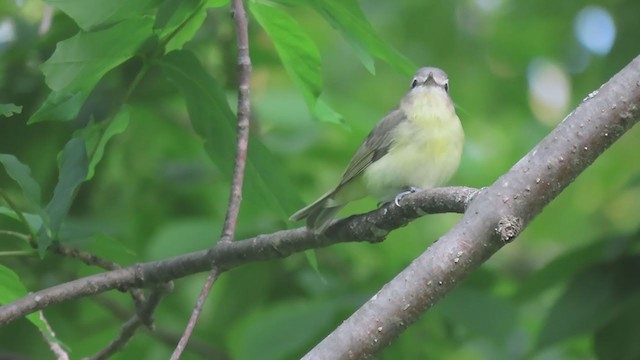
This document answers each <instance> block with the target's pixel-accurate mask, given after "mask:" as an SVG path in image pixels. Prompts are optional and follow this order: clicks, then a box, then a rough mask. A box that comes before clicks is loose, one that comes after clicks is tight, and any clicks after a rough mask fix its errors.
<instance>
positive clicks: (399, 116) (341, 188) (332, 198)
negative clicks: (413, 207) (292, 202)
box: [290, 67, 464, 234]
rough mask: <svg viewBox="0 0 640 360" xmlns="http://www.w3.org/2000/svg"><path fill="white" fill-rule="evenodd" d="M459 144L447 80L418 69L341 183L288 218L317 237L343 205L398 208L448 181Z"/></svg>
mask: <svg viewBox="0 0 640 360" xmlns="http://www.w3.org/2000/svg"><path fill="white" fill-rule="evenodd" d="M463 144H464V131H463V128H462V124H461V122H460V119H459V118H458V115H457V114H456V111H455V107H454V104H453V101H452V100H451V97H450V96H449V77H448V76H447V74H446V73H445V72H444V71H443V70H442V69H439V68H436V67H423V68H420V69H418V70H417V72H416V73H415V75H414V76H413V79H412V80H411V88H410V90H409V92H408V93H407V94H406V95H405V96H404V97H403V98H402V99H401V100H400V105H398V106H397V107H396V108H394V109H393V110H391V111H390V112H389V113H388V114H387V115H386V116H384V117H383V118H382V120H380V121H379V122H378V124H377V125H376V126H375V127H374V129H373V130H371V132H370V133H369V135H368V136H367V137H366V139H365V140H364V141H363V142H362V144H361V145H360V147H359V148H358V150H357V151H356V152H355V154H354V155H353V158H352V159H351V161H350V162H349V164H348V165H347V168H346V170H345V171H344V173H343V175H342V178H341V180H340V182H338V184H337V185H336V186H335V187H334V188H332V189H331V190H329V191H327V192H326V193H325V194H324V195H322V196H321V197H320V198H319V199H318V200H316V201H314V202H313V203H311V204H310V205H308V206H306V207H304V208H302V209H300V210H299V211H297V212H296V213H294V214H293V215H291V217H290V220H291V221H300V220H303V219H306V226H307V229H309V230H310V231H312V232H313V233H315V234H320V233H323V232H325V230H326V229H327V228H328V227H329V226H330V225H331V224H332V221H333V220H334V219H335V217H336V215H337V213H338V212H339V211H340V210H341V209H342V208H343V207H344V206H345V205H347V204H348V203H349V202H352V201H355V200H359V199H361V198H364V197H366V196H372V197H374V198H376V199H378V200H379V201H380V202H381V203H386V202H390V201H392V200H393V201H394V202H395V204H396V205H397V206H400V203H399V201H400V199H401V198H402V197H403V196H404V195H406V194H408V193H410V192H415V191H419V190H426V189H430V188H434V187H437V186H441V185H443V184H444V183H446V182H447V181H449V179H450V178H451V177H452V176H453V174H454V173H455V172H456V170H457V169H458V166H459V164H460V159H461V157H462V151H463Z"/></svg>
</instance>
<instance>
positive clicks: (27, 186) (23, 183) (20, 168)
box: [0, 154, 41, 207]
mask: <svg viewBox="0 0 640 360" xmlns="http://www.w3.org/2000/svg"><path fill="white" fill-rule="evenodd" d="M0 163H1V164H2V165H3V166H4V169H5V171H6V172H7V174H8V175H9V177H11V178H12V179H13V180H15V181H16V182H17V183H18V185H20V187H21V188H22V191H23V192H24V194H25V196H26V197H27V199H29V202H30V203H31V205H33V206H36V207H39V206H40V198H41V191H40V185H38V183H37V182H36V180H35V179H34V178H33V177H32V176H31V169H29V167H28V166H27V165H25V164H23V163H21V162H20V160H18V158H16V157H15V156H13V155H10V154H0Z"/></svg>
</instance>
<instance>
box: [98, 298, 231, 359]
mask: <svg viewBox="0 0 640 360" xmlns="http://www.w3.org/2000/svg"><path fill="white" fill-rule="evenodd" d="M92 300H93V301H94V302H96V303H97V304H99V305H100V306H102V307H104V308H105V309H106V310H108V311H109V312H111V314H113V316H114V317H115V318H117V319H118V320H120V321H127V320H129V318H130V317H131V311H130V310H129V309H128V308H126V307H124V306H122V305H120V304H118V303H117V302H116V301H113V300H112V299H110V298H108V297H107V296H104V295H99V296H94V297H93V298H92ZM141 330H143V331H144V333H145V334H146V335H148V336H149V337H151V338H152V339H155V340H157V341H159V342H160V343H162V344H164V345H166V346H169V347H171V348H174V347H175V346H176V343H177V342H178V341H180V336H181V335H182V334H181V333H177V332H171V331H168V330H164V329H161V328H155V329H153V330H150V329H149V328H147V327H144V328H142V329H141ZM186 351H189V352H191V353H193V354H196V355H199V356H200V357H201V358H204V359H216V360H226V359H229V355H227V354H226V353H224V352H223V351H221V350H220V349H218V348H216V347H214V346H211V344H209V342H207V341H202V340H198V339H191V340H190V341H189V346H188V347H187V348H186Z"/></svg>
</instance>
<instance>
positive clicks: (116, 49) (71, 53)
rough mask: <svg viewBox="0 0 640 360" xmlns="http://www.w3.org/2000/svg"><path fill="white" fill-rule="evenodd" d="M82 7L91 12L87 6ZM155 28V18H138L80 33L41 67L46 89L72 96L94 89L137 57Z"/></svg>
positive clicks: (64, 43) (57, 49)
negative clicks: (74, 93) (120, 67)
mask: <svg viewBox="0 0 640 360" xmlns="http://www.w3.org/2000/svg"><path fill="white" fill-rule="evenodd" d="M79 3H81V4H83V5H82V6H83V7H86V8H87V9H91V8H90V7H89V6H87V5H86V4H85V3H84V2H79ZM105 3H108V1H106V2H105ZM91 11H95V9H91ZM152 25H153V19H152V18H150V17H139V18H134V19H129V20H125V21H122V22H120V23H118V24H116V25H114V26H112V27H110V28H108V29H105V30H100V31H96V32H89V33H87V32H80V33H78V34H77V35H75V36H73V37H71V38H69V39H67V40H64V41H61V42H59V43H58V45H57V46H56V50H55V52H54V53H53V55H51V57H50V58H49V59H48V60H47V61H46V62H45V63H44V64H42V66H41V69H42V72H43V73H44V76H45V81H46V83H47V85H48V86H49V87H50V88H51V89H52V90H54V91H63V90H64V91H66V92H69V93H73V92H77V91H86V90H90V89H93V87H94V86H95V85H96V83H97V82H98V81H99V80H100V79H101V78H102V76H104V74H106V73H107V72H108V71H109V70H111V69H113V68H115V67H116V66H118V65H120V64H122V63H123V62H124V61H126V60H127V59H129V58H131V57H132V56H134V55H135V54H136V51H137V50H138V48H139V47H140V46H141V45H142V44H143V43H144V42H145V40H147V39H148V38H149V37H151V36H152V34H153V33H152V29H151V28H152Z"/></svg>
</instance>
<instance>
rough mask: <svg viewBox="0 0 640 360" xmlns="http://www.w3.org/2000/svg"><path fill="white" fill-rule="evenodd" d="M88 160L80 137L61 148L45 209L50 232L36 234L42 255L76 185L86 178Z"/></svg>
mask: <svg viewBox="0 0 640 360" xmlns="http://www.w3.org/2000/svg"><path fill="white" fill-rule="evenodd" d="M88 167H89V160H88V159H87V152H86V149H85V146H84V140H83V139H81V138H73V139H71V140H70V141H69V142H68V143H67V144H66V145H65V147H64V149H63V150H62V156H61V158H60V175H59V177H58V184H56V187H55V189H54V191H53V198H52V199H51V201H50V202H49V204H48V205H47V208H46V211H47V214H48V215H49V219H50V232H43V231H41V232H40V234H39V236H38V250H39V251H40V255H41V256H42V255H43V254H44V252H45V251H46V250H47V247H49V245H51V241H52V240H53V238H54V237H55V236H57V233H58V231H59V230H60V225H61V224H62V221H63V220H64V218H65V217H66V216H67V213H68V212H69V208H70V207H71V203H72V202H73V198H74V196H75V192H76V190H77V188H78V186H79V185H80V184H81V183H82V182H83V181H84V180H85V179H86V178H87V172H88Z"/></svg>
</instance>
